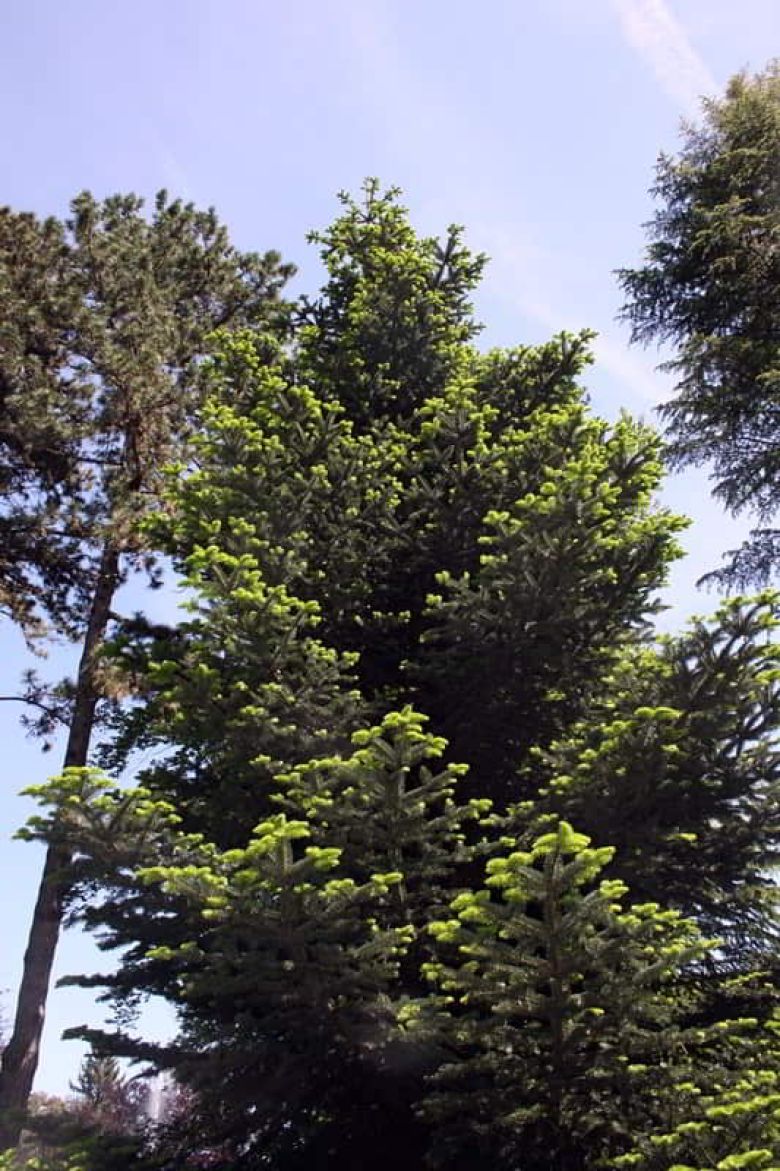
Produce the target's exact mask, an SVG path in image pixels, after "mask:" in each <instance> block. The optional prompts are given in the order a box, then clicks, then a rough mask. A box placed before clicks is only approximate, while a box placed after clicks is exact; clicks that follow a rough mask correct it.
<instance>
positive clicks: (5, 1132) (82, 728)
mask: <svg viewBox="0 0 780 1171" xmlns="http://www.w3.org/2000/svg"><path fill="white" fill-rule="evenodd" d="M118 585H119V550H118V549H117V547H116V545H115V544H114V543H113V542H112V541H110V540H109V541H107V542H106V544H105V546H104V548H103V554H102V557H101V562H100V569H99V572H98V578H97V582H96V585H95V592H94V594H93V597H92V606H91V609H90V614H89V621H88V624H87V630H86V634H85V637H84V645H83V649H82V653H81V659H80V661H79V668H78V675H77V679H76V694H75V700H74V706H73V717H72V720H71V724H70V731H69V734H68V743H67V747H66V750H65V759H64V761H63V768H80V767H83V766H84V765H86V763H87V758H88V754H89V745H90V740H91V737H92V729H93V726H94V722H95V706H96V704H97V700H98V692H97V688H96V686H95V653H96V651H97V649H98V647H99V646H100V644H101V642H102V641H103V639H104V637H105V633H106V629H107V627H108V621H109V617H110V612H111V603H112V600H113V597H114V594H115V592H116V589H117V586H118ZM70 862H71V857H70V854H69V852H68V850H67V849H65V848H64V847H62V846H57V845H51V846H49V849H48V851H47V853H46V862H45V864H44V868H43V874H42V876H41V882H40V886H39V888H38V899H37V902H36V904H35V910H34V912H33V918H32V923H31V925H30V934H29V937H28V940H27V950H26V952H25V956H24V967H23V971H22V980H21V983H20V985H19V995H18V1000H17V1005H16V1017H15V1020H14V1029H13V1033H12V1034H11V1039H10V1041H9V1042H8V1045H7V1046H6V1049H5V1052H4V1053H3V1062H2V1070H1V1071H0V1150H5V1149H6V1148H8V1147H13V1146H16V1144H17V1142H18V1141H19V1134H20V1131H21V1128H22V1118H23V1115H24V1112H25V1110H26V1109H27V1103H28V1101H29V1097H30V1093H31V1091H32V1086H33V1080H34V1078H35V1071H36V1069H37V1068H38V1055H39V1050H40V1044H41V1034H42V1032H43V1023H44V1019H45V1016H46V999H47V996H48V992H49V981H50V979H51V970H52V966H53V964H54V956H55V952H56V950H57V940H58V938H59V933H60V925H61V923H62V914H63V904H64V899H65V895H66V893H67V890H68V870H69V867H70Z"/></svg>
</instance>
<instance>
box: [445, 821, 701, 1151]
mask: <svg viewBox="0 0 780 1171" xmlns="http://www.w3.org/2000/svg"><path fill="white" fill-rule="evenodd" d="M613 855H614V851H613V850H612V849H611V848H610V847H602V848H593V847H591V846H590V839H589V838H587V837H586V836H585V835H583V834H578V833H575V832H574V831H573V830H572V829H571V827H570V826H569V825H568V824H567V823H566V822H561V823H559V825H558V826H557V827H556V828H555V829H554V830H551V831H550V832H548V833H546V834H544V835H542V836H541V837H539V838H537V839H536V840H535V841H534V842H533V843H532V845H531V848H530V850H527V851H525V850H515V851H513V852H512V853H511V854H509V855H508V856H504V857H497V858H494V859H492V860H491V861H490V862H488V864H487V877H486V879H485V885H484V887H483V888H482V889H481V890H478V891H467V892H464V893H462V894H460V895H458V897H457V898H456V899H455V900H454V901H453V902H452V904H451V907H450V917H449V918H447V919H444V920H440V921H438V922H433V923H431V924H430V928H429V930H430V931H431V933H432V934H433V936H434V937H435V939H436V941H437V943H438V945H439V950H440V958H439V959H438V960H437V961H436V962H433V963H429V964H427V965H426V966H425V971H426V974H427V975H428V977H429V979H431V980H432V981H433V982H434V983H435V984H436V985H437V986H438V987H440V988H441V992H442V996H441V1000H440V1004H441V1009H440V1011H441V1012H442V1013H443V1014H444V1021H443V1023H442V1024H440V1029H441V1030H442V1032H443V1035H444V1038H445V1039H446V1040H448V1041H449V1046H450V1055H449V1057H448V1058H447V1059H446V1060H445V1062H444V1063H443V1064H442V1066H441V1068H440V1069H439V1071H438V1072H437V1073H436V1075H435V1077H434V1078H433V1079H432V1086H431V1090H430V1092H429V1094H428V1096H427V1098H426V1100H425V1102H424V1104H423V1107H422V1109H423V1111H424V1113H425V1115H426V1117H427V1118H428V1119H429V1121H430V1123H431V1126H432V1133H433V1156H434V1157H433V1162H434V1164H435V1165H437V1166H445V1167H450V1166H453V1165H460V1166H474V1167H477V1166H483V1165H485V1164H487V1163H489V1164H490V1165H491V1166H494V1167H501V1168H504V1167H506V1168H511V1167H516V1166H518V1165H519V1164H521V1165H522V1166H523V1167H527V1168H529V1169H531V1168H539V1169H541V1168H553V1169H560V1171H574V1169H575V1168H586V1167H595V1166H599V1165H602V1162H603V1161H604V1160H605V1159H607V1158H608V1157H609V1156H610V1155H613V1154H615V1153H619V1152H620V1151H621V1149H622V1150H625V1149H626V1146H627V1145H628V1143H629V1141H631V1140H633V1141H635V1140H636V1139H637V1137H638V1136H639V1135H640V1134H641V1133H643V1132H646V1131H647V1130H648V1129H649V1128H650V1127H652V1125H653V1122H654V1120H656V1119H658V1118H663V1117H664V1111H665V1107H666V1105H667V1103H668V1100H669V1098H670V1097H671V1096H673V1094H674V1093H675V1092H676V1083H677V1082H678V1081H679V1080H681V1079H682V1076H683V1074H684V1073H685V1072H686V1070H687V1068H688V1062H689V1060H690V1051H691V1049H692V1047H693V1041H694V1040H695V1039H692V1036H691V1035H690V1034H686V1032H685V1031H684V1030H683V1029H681V1028H680V1018H681V1008H682V1006H683V1005H684V1003H685V993H684V990H683V992H682V993H681V992H680V990H679V988H678V989H675V988H674V987H673V986H672V980H673V978H674V976H675V975H677V974H678V973H679V970H680V968H681V967H682V966H683V965H684V964H686V963H690V962H691V961H692V960H693V959H694V958H695V957H697V956H700V955H701V954H702V953H703V952H704V951H705V950H706V949H705V946H704V945H703V944H702V941H701V939H700V937H699V936H698V933H697V932H696V929H695V926H694V925H693V924H692V923H690V921H686V920H685V919H683V918H681V917H680V915H679V913H678V912H676V911H662V910H661V909H660V908H659V906H658V904H656V903H645V904H641V905H639V904H636V905H632V906H630V907H625V908H624V906H623V903H622V900H623V898H624V896H625V895H626V894H627V887H626V886H625V884H624V883H622V882H620V881H619V880H617V879H607V878H602V877H601V871H602V870H603V868H604V867H605V866H606V865H607V864H608V863H609V862H610V861H611V859H612V857H613Z"/></svg>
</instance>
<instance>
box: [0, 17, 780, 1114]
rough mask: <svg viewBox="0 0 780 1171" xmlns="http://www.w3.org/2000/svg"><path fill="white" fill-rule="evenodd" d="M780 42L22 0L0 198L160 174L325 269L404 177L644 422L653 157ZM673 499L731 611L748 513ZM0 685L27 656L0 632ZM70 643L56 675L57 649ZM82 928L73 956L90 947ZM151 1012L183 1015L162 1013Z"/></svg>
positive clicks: (514, 307)
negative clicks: (626, 309) (620, 312)
mask: <svg viewBox="0 0 780 1171" xmlns="http://www.w3.org/2000/svg"><path fill="white" fill-rule="evenodd" d="M778 52H780V8H778V5H777V2H776V0H741V3H739V4H736V3H734V0H483V2H482V3H481V4H479V5H475V4H474V3H470V2H466V0H446V2H445V0H417V2H416V3H412V2H411V0H288V2H287V3H286V4H285V5H281V4H271V3H268V2H267V0H166V2H165V3H160V0H133V3H132V4H111V3H106V2H105V0H5V3H4V4H3V5H2V9H1V10H0V105H1V106H2V109H3V110H4V112H5V119H4V141H5V152H4V157H5V165H4V168H3V171H2V174H1V175H0V180H1V185H0V203H5V204H10V205H11V206H13V207H15V208H17V209H25V210H34V211H36V212H38V213H41V214H52V213H53V214H58V215H59V214H64V212H65V210H66V208H67V204H68V201H69V199H70V198H71V197H72V196H73V195H75V194H76V193H77V192H78V191H79V190H82V189H84V188H89V189H90V190H92V191H93V192H94V193H95V194H97V195H100V196H102V195H107V194H109V193H112V192H115V191H128V190H134V191H138V192H140V193H141V194H146V195H150V194H152V193H153V192H154V191H155V190H157V189H158V188H159V187H161V186H165V187H167V188H168V189H169V191H171V192H172V193H173V194H176V195H181V196H183V197H184V198H187V199H192V200H194V201H195V202H197V203H199V204H214V205H215V206H216V207H217V209H218V211H219V212H220V214H221V216H222V218H223V219H224V220H225V221H226V222H227V224H228V226H229V228H230V230H231V233H232V235H233V238H234V240H235V241H236V242H237V243H238V244H239V245H240V246H242V247H247V248H250V247H251V248H257V249H265V248H270V247H272V248H277V249H280V250H281V251H282V253H283V254H284V255H285V257H286V258H288V259H292V260H295V261H296V262H297V263H298V264H299V266H300V270H301V271H300V275H299V278H298V280H299V284H300V285H301V286H306V285H311V283H312V281H313V280H315V279H316V273H317V267H316V263H315V257H314V255H313V254H312V251H311V249H307V247H306V245H305V243H304V235H305V232H306V231H307V230H308V229H309V228H312V227H321V226H324V225H325V224H326V223H328V222H329V220H330V219H331V218H332V217H333V215H334V213H335V210H336V205H335V199H334V196H335V192H336V191H337V190H339V189H342V188H347V189H352V190H355V189H356V188H357V187H358V186H359V184H360V182H361V180H362V178H363V177H364V176H366V175H377V176H379V177H380V178H381V179H382V180H383V181H384V182H386V183H392V184H397V185H400V186H401V187H402V188H403V189H404V192H405V197H406V202H407V204H408V205H409V207H410V208H411V210H412V214H413V218H414V221H415V223H416V224H417V225H418V226H419V227H420V228H421V229H423V230H425V231H437V230H441V229H442V228H443V227H444V226H445V225H446V224H448V223H450V222H453V221H454V222H459V223H463V224H465V225H466V227H467V229H468V235H469V239H470V241H471V243H472V244H473V245H474V246H475V247H476V248H478V249H481V250H484V251H486V252H488V253H489V254H490V255H491V256H492V257H493V262H492V264H491V266H490V268H489V270H488V274H487V277H486V280H485V283H484V286H483V288H482V291H481V293H480V296H479V299H478V310H479V314H480V316H481V318H482V319H483V320H484V321H485V323H486V326H487V328H486V330H485V333H484V339H485V341H486V343H489V344H499V345H502V344H507V345H508V344H514V343H517V342H528V341H536V340H543V339H544V338H546V337H547V336H549V335H550V333H552V332H556V331H557V330H559V329H561V328H579V327H581V326H590V327H593V328H595V329H597V330H599V334H600V337H599V341H598V342H597V346H596V352H597V358H598V361H597V365H596V367H595V368H594V369H593V370H592V372H591V373H590V374H589V376H588V379H587V383H588V386H589V389H590V392H591V397H592V401H593V405H594V408H595V409H596V410H597V411H598V412H600V413H602V414H605V415H607V416H609V417H614V415H615V414H616V413H617V411H618V410H619V409H620V408H621V407H625V408H627V409H629V410H630V411H632V412H633V413H635V414H639V415H642V416H644V417H646V418H650V417H651V415H652V408H653V405H654V403H656V402H658V401H659V400H662V399H663V398H664V397H665V395H666V393H667V392H668V389H669V388H668V383H667V382H666V381H665V380H664V378H662V377H661V376H660V375H658V374H657V373H655V372H654V365H655V362H656V360H657V358H656V356H655V355H654V354H652V353H649V354H645V353H642V352H639V351H634V350H629V348H628V345H627V336H626V331H625V329H624V328H623V327H622V326H619V325H618V324H616V322H615V314H616V312H617V309H618V307H619V305H620V294H619V290H618V289H617V286H616V283H615V280H614V277H613V275H612V273H613V270H614V269H615V268H617V267H619V266H621V265H631V264H633V263H635V262H636V261H637V260H638V259H639V257H640V256H641V250H642V243H643V240H642V232H641V227H640V225H641V224H642V223H643V221H645V220H646V219H647V218H648V217H649V215H650V212H651V201H650V198H649V196H648V195H647V188H648V186H649V184H650V182H651V178H652V168H653V163H654V159H655V156H656V154H657V153H658V151H659V150H661V149H667V150H674V148H675V143H676V139H677V128H678V125H679V120H680V118H682V117H686V116H688V117H691V116H695V114H696V111H697V108H698V98H699V95H701V94H716V93H718V92H719V91H720V90H721V89H722V87H723V85H724V84H725V82H726V80H727V79H728V77H729V76H730V75H731V74H733V73H734V72H736V71H737V70H739V69H741V68H743V67H747V68H752V69H758V68H761V67H762V66H763V64H764V63H765V62H766V60H767V59H768V58H769V57H771V56H773V55H777V53H778ZM664 499H665V501H666V502H667V503H669V504H671V505H672V506H673V507H675V508H677V509H679V510H681V511H685V512H687V513H688V514H689V515H691V516H692V517H693V518H694V524H693V526H692V528H691V530H690V531H689V533H688V534H687V535H686V537H685V543H686V545H687V547H688V550H689V557H688V558H687V560H686V562H685V563H683V564H682V565H681V566H680V567H679V569H678V570H677V571H676V572H675V575H674V578H673V581H672V585H671V588H670V591H669V597H668V599H667V600H668V601H669V602H670V604H671V605H672V609H671V610H670V611H669V612H668V613H667V615H666V616H665V618H664V620H663V621H664V624H665V625H666V626H667V627H668V628H674V627H676V626H677V625H679V623H680V621H681V620H682V618H683V617H684V616H685V615H686V614H689V613H691V612H692V611H697V612H698V611H703V610H707V609H709V608H711V607H712V606H713V605H714V599H713V598H711V597H709V596H707V595H701V594H697V592H696V590H695V585H694V583H695V580H696V578H697V577H698V576H700V575H701V573H703V572H704V571H705V570H706V569H708V568H712V567H713V565H715V564H716V563H717V561H718V560H719V557H720V553H721V552H722V551H723V550H724V549H727V548H730V547H733V546H734V545H735V544H737V543H738V541H739V539H740V534H741V533H742V532H743V531H744V528H745V526H744V525H741V524H738V523H737V522H735V521H733V520H731V519H730V518H726V517H724V516H723V515H722V513H721V512H720V511H719V510H718V509H717V508H716V507H715V506H714V505H713V504H712V503H711V501H710V500H709V496H708V489H707V482H706V477H705V476H704V475H694V474H686V475H685V477H676V478H675V479H674V480H673V481H670V483H669V484H668V486H667V488H666V490H665V493H664ZM0 655H1V656H2V658H1V662H0V671H1V676H0V693H2V694H9V693H12V692H13V691H14V689H15V687H16V684H17V679H18V676H19V674H20V672H21V670H22V669H23V668H24V667H25V666H27V665H29V664H28V659H27V657H26V655H25V652H24V649H23V647H22V646H21V642H20V640H19V639H18V637H17V636H16V635H15V634H14V633H13V632H12V631H9V630H5V631H0ZM67 659H68V656H67V653H65V652H63V653H58V654H57V655H56V656H54V657H53V658H52V660H51V661H50V663H49V664H46V663H42V664H39V667H40V668H41V669H42V670H47V671H48V670H51V671H52V673H53V674H55V675H56V674H57V672H58V671H60V672H61V671H62V670H63V669H64V666H63V664H66V663H67ZM17 715H18V712H16V711H14V710H13V705H10V704H0V733H2V736H3V744H4V746H5V749H4V759H5V770H4V772H5V775H4V777H3V779H2V788H1V789H0V883H1V885H0V890H2V892H3V896H4V905H5V907H6V910H5V915H4V921H3V928H4V930H3V941H4V946H3V951H2V955H0V988H7V989H9V990H11V992H10V993H9V995H8V996H7V997H6V1006H7V1008H8V1009H10V1007H11V1003H12V999H13V995H12V990H13V988H14V986H15V984H16V981H17V979H18V972H19V967H20V963H21V956H22V952H23V948H24V939H25V935H26V929H27V923H28V920H29V915H30V912H31V908H32V904H33V900H34V897H35V888H36V886H37V880H38V872H39V867H40V856H39V853H38V851H37V849H36V848H35V847H31V846H25V845H21V844H16V843H11V842H10V840H9V838H10V834H11V833H12V832H13V830H14V829H15V828H16V827H17V826H18V825H19V824H20V822H21V821H22V820H23V819H24V817H25V816H26V815H27V813H28V812H29V802H27V801H23V800H21V799H19V798H17V797H16V796H15V794H16V792H17V791H18V789H19V788H21V787H22V786H23V785H25V784H29V783H33V782H35V781H37V780H41V779H43V778H44V777H45V776H46V775H47V774H48V773H49V772H51V771H56V768H57V764H58V759H57V755H56V753H55V754H53V755H50V756H48V757H42V756H41V755H40V753H39V751H38V749H37V748H36V746H35V745H33V744H30V743H29V742H25V741H24V740H23V738H22V733H21V732H20V731H19V729H18V726H17V724H16V717H17ZM98 962H99V961H98V960H96V959H95V955H94V951H93V950H92V948H91V947H90V945H88V944H87V943H86V942H85V941H84V940H83V939H82V938H81V937H80V936H78V935H77V934H70V935H67V936H66V938H65V941H64V943H63V946H62V947H61V950H60V955H59V957H58V962H57V974H62V973H64V972H68V971H74V970H84V969H85V968H88V969H91V968H92V967H93V965H94V966H97V963H98ZM99 1019H100V1010H99V1009H97V1008H96V1007H95V1006H94V1005H93V1004H92V1003H91V1000H90V997H89V996H88V995H87V994H85V993H78V992H75V991H68V990H59V991H57V992H55V993H54V994H53V996H52V998H51V1004H50V1011H49V1015H48V1020H47V1027H46V1033H45V1039H44V1055H43V1061H42V1064H41V1069H40V1071H39V1077H38V1082H37V1086H38V1088H39V1089H41V1090H44V1091H47V1092H63V1091H65V1090H66V1089H67V1082H68V1079H69V1077H71V1076H72V1074H73V1071H74V1069H75V1066H76V1065H77V1063H78V1059H79V1053H80V1050H79V1047H78V1046H77V1045H76V1044H75V1043H73V1042H69V1043H67V1044H65V1043H62V1042H60V1041H59V1036H60V1033H61V1032H62V1029H63V1028H65V1027H67V1026H68V1025H71V1024H76V1023H81V1022H83V1021H87V1020H90V1021H97V1020H99ZM150 1027H152V1028H155V1029H162V1028H164V1017H163V1016H162V1014H160V1013H157V1014H155V1015H153V1017H152V1018H151V1019H150Z"/></svg>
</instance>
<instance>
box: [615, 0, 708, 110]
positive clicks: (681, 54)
mask: <svg viewBox="0 0 780 1171" xmlns="http://www.w3.org/2000/svg"><path fill="white" fill-rule="evenodd" d="M611 3H612V7H613V9H614V11H615V13H616V15H617V17H618V20H619V21H620V26H621V29H622V31H623V36H624V37H625V39H626V40H627V41H628V43H629V45H631V47H632V49H634V50H635V51H636V52H637V53H638V54H639V56H640V57H642V58H643V60H644V61H646V62H647V64H648V65H649V66H650V68H651V69H652V70H653V73H654V74H655V76H656V79H657V80H658V83H659V85H660V86H661V88H662V89H663V90H664V92H665V93H666V94H668V96H669V97H670V98H671V99H672V100H673V101H675V102H678V103H679V104H680V105H681V106H682V107H683V108H684V109H685V111H686V113H695V112H696V111H697V110H698V106H699V99H700V98H701V97H703V96H705V95H708V94H712V93H713V92H714V91H715V90H717V89H718V85H717V82H716V81H715V78H714V77H713V76H712V74H711V73H710V71H709V69H708V68H707V66H706V65H705V63H704V61H702V59H701V57H699V55H698V53H697V52H696V50H695V49H694V47H693V45H692V44H691V42H690V40H689V39H688V35H687V33H686V31H685V29H684V27H683V25H682V24H681V23H680V21H679V20H678V19H677V17H676V16H675V15H674V13H673V12H672V10H671V9H670V8H669V5H668V4H667V3H666V2H665V0H611Z"/></svg>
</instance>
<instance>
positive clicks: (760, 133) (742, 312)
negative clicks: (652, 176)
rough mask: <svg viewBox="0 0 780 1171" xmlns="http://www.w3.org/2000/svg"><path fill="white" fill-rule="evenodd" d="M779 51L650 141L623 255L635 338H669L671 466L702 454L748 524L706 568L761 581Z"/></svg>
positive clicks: (773, 341) (770, 568)
mask: <svg viewBox="0 0 780 1171" xmlns="http://www.w3.org/2000/svg"><path fill="white" fill-rule="evenodd" d="M779 156H780V64H778V62H772V63H771V64H770V65H768V66H767V68H766V69H765V70H764V71H763V72H761V73H757V74H755V75H754V76H750V75H748V74H744V73H743V74H739V75H738V76H736V77H735V78H733V80H732V81H731V83H730V84H729V86H728V89H727V90H726V94H725V96H724V97H723V98H719V99H707V100H705V101H704V102H703V117H702V120H701V123H700V124H699V125H689V126H686V127H685V129H684V132H683V144H682V147H681V149H680V151H679V153H678V155H677V156H674V157H672V156H668V155H661V157H660V159H659V161H658V166H657V170H656V181H655V185H654V187H653V189H652V190H653V194H654V196H655V197H656V200H657V202H658V205H659V206H658V210H657V211H656V213H655V216H654V218H653V219H652V220H651V221H650V223H649V224H648V225H647V231H648V237H649V241H650V243H649V246H648V249H647V258H646V262H645V264H644V265H643V266H641V267H640V268H636V269H623V270H621V271H620V273H619V278H620V282H621V285H622V287H623V291H624V292H625V294H626V297H627V300H626V304H625V307H624V309H623V315H624V317H625V318H626V319H627V320H628V321H629V322H630V324H631V327H632V331H633V337H634V339H635V340H636V341H640V342H645V343H647V342H651V341H658V342H670V343H671V344H672V346H673V347H674V350H675V352H674V355H673V357H672V358H671V360H670V361H669V362H667V363H666V366H667V368H668V369H669V370H671V371H672V372H673V373H674V374H675V375H676V376H677V377H678V378H679V382H678V383H677V386H676V390H675V395H674V397H673V398H672V399H671V400H670V401H669V402H668V403H666V404H665V405H664V406H663V407H662V409H661V414H662V417H663V419H664V421H665V423H666V424H667V427H668V437H669V453H670V456H671V458H672V460H673V461H674V462H675V463H676V465H677V466H679V467H685V466H687V465H692V464H708V465H711V467H712V478H713V483H714V492H715V495H716V496H717V497H718V498H719V499H720V500H721V501H722V502H723V504H724V505H725V506H726V508H728V509H729V510H730V511H731V512H735V513H737V512H743V511H745V512H748V513H752V514H754V515H755V517H756V518H757V520H758V522H759V527H758V528H757V529H756V530H755V532H753V533H752V534H751V538H750V540H749V542H748V543H746V544H745V546H744V547H743V548H741V549H739V550H737V551H736V552H735V553H734V554H732V556H731V560H730V562H729V563H728V564H727V565H726V566H725V567H724V568H723V569H722V570H720V571H718V572H716V573H715V574H714V575H713V576H714V577H715V578H716V579H717V580H720V581H724V582H726V583H729V584H731V585H736V586H737V587H739V588H744V587H745V586H746V585H750V584H756V583H758V584H766V583H767V582H769V581H770V580H771V579H772V578H773V576H774V573H775V571H776V569H777V565H778V562H780V535H778V532H777V530H776V529H774V528H773V527H772V525H773V518H774V516H775V514H776V512H777V508H778V503H780V489H778V482H779V481H778V468H779V467H780V463H779V460H780V455H779V450H780V445H779V444H778V431H779V427H778V425H779V422H780V406H778V397H779V396H780V390H779V389H778V387H779V386H780V325H778V322H780V172H779V171H778V164H777V160H778V157H779Z"/></svg>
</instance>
